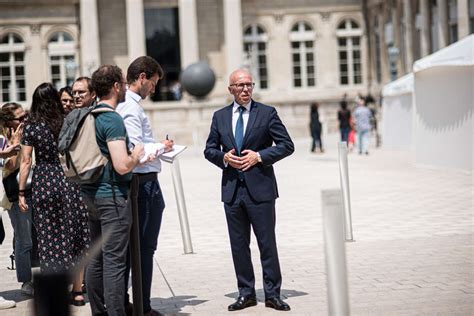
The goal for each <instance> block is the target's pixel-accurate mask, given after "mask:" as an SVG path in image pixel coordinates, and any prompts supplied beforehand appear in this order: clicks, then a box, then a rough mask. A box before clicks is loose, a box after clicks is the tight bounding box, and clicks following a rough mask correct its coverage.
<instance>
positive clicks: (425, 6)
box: [420, 0, 431, 57]
mask: <svg viewBox="0 0 474 316" xmlns="http://www.w3.org/2000/svg"><path fill="white" fill-rule="evenodd" d="M429 5H430V4H429V1H428V0H420V15H421V20H422V21H421V30H420V31H421V32H420V33H421V39H420V41H421V57H425V56H427V55H429V54H430V50H431V36H430V34H431V30H430V27H431V26H430V8H429Z"/></svg>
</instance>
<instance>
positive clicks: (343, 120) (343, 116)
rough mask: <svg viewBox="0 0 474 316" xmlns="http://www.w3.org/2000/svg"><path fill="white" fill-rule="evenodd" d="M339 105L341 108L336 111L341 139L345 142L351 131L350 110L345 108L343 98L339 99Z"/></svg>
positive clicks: (345, 103)
mask: <svg viewBox="0 0 474 316" xmlns="http://www.w3.org/2000/svg"><path fill="white" fill-rule="evenodd" d="M340 105H341V108H340V109H339V111H338V112H337V120H338V121H339V131H340V132H341V141H342V142H347V141H348V140H349V133H350V131H351V111H350V110H349V109H348V108H347V101H346V100H345V99H343V100H342V101H341V103H340Z"/></svg>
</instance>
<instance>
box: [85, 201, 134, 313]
mask: <svg viewBox="0 0 474 316" xmlns="http://www.w3.org/2000/svg"><path fill="white" fill-rule="evenodd" d="M84 203H85V204H86V206H87V209H88V211H89V230H90V234H91V242H92V245H94V244H95V243H97V242H102V247H101V248H100V251H99V252H98V253H97V255H95V256H93V257H91V259H90V262H89V265H88V266H87V272H86V286H87V294H88V296H89V301H90V305H91V310H92V314H93V315H108V316H112V315H114V316H123V315H125V306H124V296H125V289H124V286H123V284H124V277H125V270H126V258H127V249H128V241H129V237H130V227H131V222H132V218H131V213H130V209H129V207H128V204H127V199H126V198H125V197H120V196H117V197H115V198H113V197H107V198H94V197H90V196H84ZM104 305H105V306H107V308H105V306H104Z"/></svg>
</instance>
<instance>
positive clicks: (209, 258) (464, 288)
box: [0, 135, 474, 316]
mask: <svg viewBox="0 0 474 316" xmlns="http://www.w3.org/2000/svg"><path fill="white" fill-rule="evenodd" d="M326 136H327V137H326V139H325V143H326V145H327V146H326V153H324V154H311V153H310V152H309V139H302V140H297V141H296V152H295V154H294V155H293V156H290V157H288V158H286V159H284V160H282V161H280V162H278V163H277V164H276V166H275V168H276V174H277V179H278V184H279V191H280V198H279V199H278V200H277V238H278V248H279V254H280V263H281V268H282V273H283V286H282V295H283V296H284V297H285V298H287V299H286V301H287V302H288V303H289V304H290V305H291V307H292V310H291V312H288V313H285V315H326V314H327V313H328V310H327V294H326V272H325V263H324V244H323V234H322V214H321V190H324V189H331V188H339V173H338V172H339V171H338V160H337V137H336V135H326ZM412 158H413V157H411V156H410V154H409V153H407V152H397V151H388V150H383V149H372V151H371V152H370V155H369V156H359V155H357V154H355V153H352V154H350V156H349V175H350V188H351V200H352V219H353V233H354V239H355V242H350V243H346V251H347V267H348V274H349V287H350V294H349V295H350V306H351V312H352V314H353V315H434V314H437V315H473V314H474V290H473V178H472V175H470V174H465V173H460V172H453V171H443V170H429V169H420V168H416V167H414V166H413V165H412V164H411V162H412ZM180 165H181V172H182V177H183V184H184V191H185V195H186V205H187V209H188V216H189V222H190V226H191V236H192V241H193V247H194V254H191V255H185V254H183V244H182V239H181V232H180V228H179V219H178V214H177V208H176V201H175V196H174V192H173V184H172V179H171V172H170V168H169V165H165V166H164V170H163V172H162V174H161V175H160V183H161V186H162V188H163V191H164V194H165V199H166V203H167V207H166V209H165V215H164V218H163V224H162V228H161V234H160V238H159V244H158V251H157V253H156V256H155V263H156V269H155V280H154V282H153V290H152V305H153V306H154V308H155V309H158V310H160V311H161V312H164V313H166V314H167V315H230V314H232V315H274V314H277V313H278V312H275V311H273V310H271V309H268V308H265V307H264V303H263V292H262V281H261V280H262V276H261V268H260V263H259V252H258V248H257V246H256V243H255V238H253V239H252V255H253V259H254V267H255V272H256V280H257V283H256V286H257V295H258V298H259V301H260V302H259V304H258V305H257V306H256V307H251V308H247V309H245V310H244V311H241V312H232V313H230V312H227V305H229V304H230V303H232V302H233V301H234V298H235V297H236V295H237V292H236V291H237V289H236V280H235V277H234V272H233V267H232V259H231V255H230V249H229V240H228V235H227V228H226V223H225V216H224V211H223V207H222V204H221V202H220V171H219V169H218V168H217V167H215V166H214V165H211V164H210V163H208V162H207V161H206V160H205V159H204V158H203V155H202V148H190V149H189V150H188V151H187V152H185V153H184V154H183V156H182V158H181V159H180ZM3 218H4V224H5V227H6V230H7V237H6V241H5V243H4V244H3V245H2V246H1V247H0V271H1V275H2V277H1V280H0V295H2V296H4V297H6V298H8V299H14V300H16V301H17V307H16V308H15V309H11V310H4V311H0V315H2V316H3V315H29V313H30V308H31V306H32V300H28V299H27V298H25V297H22V296H21V295H20V293H19V284H17V283H16V279H15V274H14V272H12V271H10V270H7V269H6V267H7V266H9V258H8V256H9V255H10V253H11V244H10V242H9V241H10V240H11V228H10V225H9V220H8V215H7V214H6V213H4V215H3ZM73 314H74V315H90V310H89V308H88V306H86V307H81V308H76V307H74V308H73Z"/></svg>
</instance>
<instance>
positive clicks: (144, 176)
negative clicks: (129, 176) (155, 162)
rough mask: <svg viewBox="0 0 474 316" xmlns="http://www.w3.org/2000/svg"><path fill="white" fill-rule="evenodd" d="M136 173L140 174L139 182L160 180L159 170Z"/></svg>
mask: <svg viewBox="0 0 474 316" xmlns="http://www.w3.org/2000/svg"><path fill="white" fill-rule="evenodd" d="M134 175H136V176H138V183H139V184H142V183H145V182H148V181H157V180H158V172H148V173H134Z"/></svg>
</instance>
